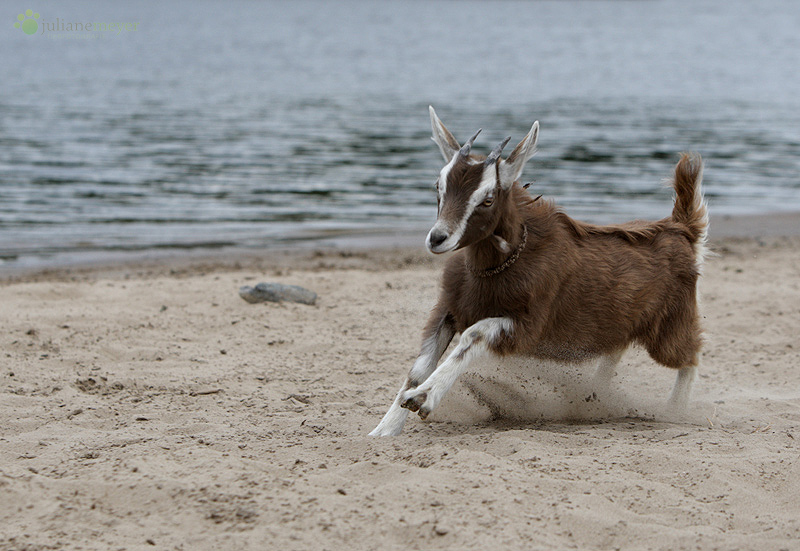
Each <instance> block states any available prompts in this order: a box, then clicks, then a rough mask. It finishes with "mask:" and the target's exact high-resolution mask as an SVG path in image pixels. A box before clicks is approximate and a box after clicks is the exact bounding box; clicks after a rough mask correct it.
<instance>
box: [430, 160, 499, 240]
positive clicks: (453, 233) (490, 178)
mask: <svg viewBox="0 0 800 551" xmlns="http://www.w3.org/2000/svg"><path fill="white" fill-rule="evenodd" d="M450 168H452V163H450V164H449V165H447V166H446V167H445V168H443V169H442V172H444V170H445V169H447V171H448V172H449V171H450ZM440 178H441V176H440ZM496 183H497V180H496V175H495V170H494V167H493V166H487V167H486V168H484V170H483V177H482V179H481V183H480V184H479V185H478V188H477V189H476V190H475V191H473V192H472V195H470V197H469V201H468V202H467V207H466V209H465V210H464V215H463V216H462V217H461V220H459V221H458V224H457V225H456V226H455V227H452V225H451V224H450V223H449V222H448V221H446V220H442V219H441V218H438V219H437V220H436V223H435V224H434V225H433V227H432V228H431V231H430V232H428V237H427V238H426V239H425V245H426V246H427V247H428V250H429V251H431V252H432V253H446V252H447V251H452V250H453V249H455V248H456V247H457V246H458V243H459V241H461V238H462V237H463V236H464V232H465V231H466V229H467V223H468V222H469V218H470V216H472V213H473V212H474V211H475V208H476V207H477V206H478V205H480V204H481V203H483V201H484V200H486V196H487V195H488V194H489V193H491V191H492V190H493V189H494V187H495V184H496ZM441 188H442V181H441V179H440V180H439V192H440V199H439V200H440V201H444V193H445V192H443V191H442V189H441ZM434 231H444V232H446V233H447V234H448V237H447V239H445V240H444V242H442V244H441V245H439V246H438V247H433V246H432V245H431V233H433V232H434Z"/></svg>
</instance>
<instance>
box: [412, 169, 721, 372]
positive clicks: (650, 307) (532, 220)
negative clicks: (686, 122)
mask: <svg viewBox="0 0 800 551" xmlns="http://www.w3.org/2000/svg"><path fill="white" fill-rule="evenodd" d="M701 170H702V163H701V161H700V158H699V156H692V155H688V154H684V155H683V156H682V157H681V160H680V162H679V163H678V165H677V166H676V168H675V178H674V188H675V192H676V196H677V197H676V201H675V206H674V210H673V214H672V216H671V217H668V218H664V219H662V220H659V221H656V222H643V221H636V222H630V223H627V224H621V225H614V226H597V225H592V224H586V223H583V222H579V221H577V220H573V219H572V218H570V217H569V216H567V215H566V214H564V213H563V212H561V211H560V210H559V209H558V208H557V207H556V206H555V205H553V204H552V203H551V202H549V201H544V200H539V201H535V200H534V199H533V198H532V197H531V196H530V195H529V194H528V192H527V191H525V190H524V189H523V188H522V187H521V186H520V184H519V182H517V183H514V184H513V186H512V187H511V188H510V189H509V190H508V191H503V190H501V189H500V188H499V187H498V189H497V191H496V195H497V196H496V200H495V204H494V205H493V206H492V207H491V212H488V211H487V212H484V213H482V214H481V216H483V217H486V219H487V220H489V221H491V222H492V223H493V224H495V225H494V226H493V229H492V228H490V231H489V232H488V234H487V233H486V231H485V228H481V231H478V230H475V231H473V230H472V229H471V227H470V226H471V225H472V220H470V222H469V224H468V228H467V231H466V232H465V234H464V238H463V239H462V241H461V243H460V244H459V246H460V247H461V250H459V251H458V252H456V253H455V254H454V255H453V256H452V257H451V258H450V259H449V261H448V262H447V264H446V267H445V270H444V277H443V280H442V292H441V296H440V298H439V302H438V304H437V305H436V307H435V308H434V310H433V312H432V314H431V317H430V320H429V322H428V324H427V326H426V329H425V332H424V333H425V334H424V337H425V338H429V337H431V336H432V335H433V334H434V333H435V331H436V330H437V328H441V327H442V325H448V326H451V327H452V329H454V330H455V331H457V332H463V331H464V330H465V329H466V328H467V327H469V326H470V325H472V324H474V323H476V322H477V321H479V320H481V319H484V318H490V317H508V318H511V320H512V321H513V323H514V330H513V335H504V336H503V337H501V338H499V339H497V340H495V342H492V343H488V344H489V347H490V349H492V350H493V351H494V352H496V353H498V354H501V355H504V354H512V353H513V354H524V355H530V356H533V357H537V358H543V359H549V360H558V361H565V362H575V361H581V360H585V359H589V358H592V357H596V356H599V355H604V354H610V353H614V352H617V351H620V350H623V349H625V348H626V347H627V346H628V345H629V344H631V343H639V344H641V345H643V346H644V347H645V348H646V349H647V351H648V352H649V354H650V356H651V357H652V358H653V359H654V360H655V361H657V362H658V363H660V364H662V365H665V366H667V367H672V368H683V367H688V366H693V365H696V364H697V361H698V354H699V350H700V345H701V336H700V335H701V328H700V323H699V319H698V310H697V300H696V286H697V280H698V276H699V266H700V262H701V261H702V259H701V258H698V255H699V254H701V253H700V252H698V251H701V246H702V240H703V239H704V236H705V231H706V225H707V215H706V211H705V205H704V204H703V203H702V198H701V196H700V195H699V194H700V190H699V189H698V187H699V179H700V176H701ZM464 175H466V172H465V174H464ZM453 176H454V178H452V179H451V178H448V188H447V194H448V196H451V197H453V198H455V197H464V196H465V197H469V192H468V191H464V192H463V193H462V192H460V191H458V188H457V186H459V185H462V184H466V188H467V189H469V188H471V189H474V187H475V185H476V184H475V182H474V178H466V180H467V181H465V182H463V183H462V182H459V181H458V178H457V177H455V176H457V175H456V174H453ZM451 194H453V195H451ZM495 221H496V222H495ZM523 224H524V225H525V226H526V227H527V229H528V239H527V245H526V246H525V248H524V249H523V251H522V253H521V255H520V256H519V259H518V260H517V261H516V262H515V263H514V264H512V265H511V266H510V267H508V269H506V270H504V271H502V272H500V273H498V274H496V275H493V276H491V277H486V278H478V277H475V276H474V275H472V274H471V273H470V270H469V269H468V268H467V264H469V265H471V266H472V268H474V269H477V270H481V269H488V268H492V267H494V266H497V265H499V264H501V263H502V262H503V260H504V259H505V258H506V256H507V254H506V253H504V252H503V251H500V250H499V249H498V247H497V246H496V242H495V241H494V240H493V239H492V237H491V235H492V234H494V235H497V236H500V237H502V238H503V239H505V241H507V242H508V243H509V244H510V245H511V247H512V248H516V247H517V245H518V244H519V243H520V240H521V234H522V226H523ZM471 235H475V239H476V240H473V238H471V237H470V236H471ZM487 235H488V236H489V237H487Z"/></svg>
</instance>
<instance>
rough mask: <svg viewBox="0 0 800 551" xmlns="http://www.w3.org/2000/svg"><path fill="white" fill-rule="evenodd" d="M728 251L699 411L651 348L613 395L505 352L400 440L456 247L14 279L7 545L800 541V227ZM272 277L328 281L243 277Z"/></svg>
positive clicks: (0, 299) (697, 399)
mask: <svg viewBox="0 0 800 551" xmlns="http://www.w3.org/2000/svg"><path fill="white" fill-rule="evenodd" d="M714 248H715V250H716V251H717V252H718V253H719V256H717V257H714V258H711V259H709V261H708V263H707V268H706V275H705V278H704V279H703V281H702V287H701V289H702V296H703V311H704V317H705V326H706V330H707V338H708V342H707V345H706V347H705V354H704V365H703V367H702V369H701V375H700V378H699V379H698V381H697V383H696V385H695V390H694V394H693V397H692V401H691V403H690V406H689V410H688V412H687V413H686V414H685V415H677V414H674V413H670V412H669V411H668V410H666V409H665V407H664V404H665V402H666V399H667V397H668V394H669V391H670V389H671V386H672V382H673V380H674V373H673V372H671V371H669V370H668V369H666V368H663V367H660V366H657V365H656V364H655V363H654V362H653V361H652V360H650V359H649V358H648V357H647V355H646V354H644V353H642V352H641V351H638V350H631V351H630V352H629V353H628V354H627V355H626V356H625V358H624V359H623V361H622V364H621V365H620V368H619V370H618V375H617V377H616V378H615V380H614V382H613V384H612V387H611V388H609V389H607V390H605V391H602V392H595V389H593V388H592V386H591V383H590V377H591V373H592V369H593V366H591V365H587V366H577V367H569V368H563V367H561V366H552V365H545V364H539V363H537V362H532V361H526V362H520V361H517V360H510V361H504V362H500V363H499V362H492V361H487V362H483V363H482V364H481V365H480V366H476V370H475V371H476V372H477V374H476V373H471V374H467V375H466V376H465V377H464V379H463V380H462V381H460V383H458V384H457V386H456V388H454V392H453V394H452V395H450V396H448V398H447V399H446V400H445V402H444V403H443V404H442V406H441V409H440V410H438V411H437V412H436V413H435V415H434V416H432V419H429V420H428V421H427V422H422V421H420V420H419V419H418V418H417V417H416V416H414V417H412V418H410V419H409V422H408V424H407V425H406V429H405V431H404V433H403V434H402V435H401V436H399V437H395V438H370V437H368V436H367V433H368V432H369V431H370V430H371V429H372V428H373V427H374V426H375V424H377V422H378V421H379V420H380V418H381V416H382V415H383V413H384V412H385V411H386V408H387V407H388V405H389V403H390V402H391V400H392V398H393V396H394V393H395V392H396V390H397V387H398V386H399V384H400V383H401V381H402V378H403V377H404V375H405V374H406V372H407V370H408V369H409V368H410V366H411V364H412V362H413V360H414V358H415V357H416V354H417V352H418V347H419V337H420V332H421V329H422V326H423V324H424V322H425V319H426V317H427V314H428V311H429V310H430V308H431V307H432V305H433V303H434V301H435V298H436V294H437V287H438V278H439V270H440V267H441V260H440V259H433V260H432V259H430V258H428V257H426V256H424V255H423V254H422V253H420V252H419V251H407V250H400V251H382V252H374V253H373V252H358V253H347V254H345V253H334V252H323V253H316V254H307V255H305V256H297V257H292V256H287V255H283V256H281V255H278V256H275V257H274V258H264V259H262V260H260V261H258V262H249V263H243V264H241V265H238V266H237V265H232V264H224V263H223V264H219V265H200V266H195V267H191V268H188V267H185V268H181V269H175V270H170V269H169V268H167V267H164V266H153V267H143V268H139V269H135V268H124V269H118V270H115V271H111V270H105V271H103V270H85V271H81V270H67V271H60V272H55V273H49V274H39V275H28V276H25V277H23V278H18V279H16V280H7V281H6V282H5V283H2V284H0V304H1V305H2V307H1V308H2V316H0V324H2V326H1V330H0V343H2V347H1V348H0V351H1V352H2V365H1V366H0V496H2V499H0V549H20V550H21V549H29V550H38V549H103V550H105V549H115V550H117V549H129V550H133V549H182V550H196V549H320V550H322V549H330V550H335V549H348V550H361V549H365V550H367V549H374V550H387V549H403V550H409V549H664V550H667V549H775V550H778V549H798V548H800V460H798V458H799V457H800V341H798V338H797V337H798V328H800V239H798V238H797V237H788V238H779V237H770V238H767V239H766V240H765V241H757V240H751V239H730V238H729V239H725V240H717V241H715V243H714ZM261 281H275V282H280V283H285V284H293V285H301V286H304V287H307V288H309V289H312V290H313V291H315V292H317V293H318V294H319V297H318V299H317V302H316V305H314V306H308V305H303V304H289V303H280V304H275V303H263V304H249V303H247V302H245V301H244V300H242V299H241V298H240V297H239V295H238V289H239V287H240V286H242V285H254V284H256V283H258V282H261ZM480 387H482V388H480ZM476 388H477V389H478V390H480V392H481V393H482V394H481V395H482V396H483V398H482V400H480V401H479V400H476V399H475V398H474V395H473V392H475V391H476ZM593 392H595V394H596V396H593V395H592V393H593ZM487 396H488V397H489V398H488V401H489V403H488V404H487V398H486V397H487ZM498 413H499V414H502V415H503V416H505V418H503V419H496V418H494V419H493V418H492V416H493V415H497V414H498Z"/></svg>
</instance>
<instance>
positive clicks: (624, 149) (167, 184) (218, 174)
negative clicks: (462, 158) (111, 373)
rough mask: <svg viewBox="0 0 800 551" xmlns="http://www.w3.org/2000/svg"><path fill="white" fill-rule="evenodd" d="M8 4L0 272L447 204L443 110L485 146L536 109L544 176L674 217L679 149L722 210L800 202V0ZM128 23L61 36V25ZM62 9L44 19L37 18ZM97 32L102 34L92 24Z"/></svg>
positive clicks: (398, 220) (621, 215)
mask: <svg viewBox="0 0 800 551" xmlns="http://www.w3.org/2000/svg"><path fill="white" fill-rule="evenodd" d="M10 4H11V3H5V4H3V7H2V10H0V20H2V21H5V23H2V24H0V28H2V31H0V258H2V262H4V264H5V266H6V267H8V266H21V265H30V264H36V263H52V262H60V261H64V260H68V259H71V258H72V259H74V258H82V257H85V256H87V255H91V256H95V257H100V258H102V257H104V256H110V255H117V256H119V255H120V254H127V253H130V254H141V253H143V252H144V253H147V252H152V251H154V250H164V251H173V250H178V249H181V250H188V249H204V250H205V249H209V248H216V249H218V248H226V247H235V248H252V249H258V248H264V247H274V246H281V245H287V244H294V243H297V244H309V243H311V244H313V243H318V242H319V240H320V239H322V238H325V237H329V236H332V235H344V236H351V235H358V234H364V233H371V232H375V231H379V230H381V231H383V230H385V231H391V232H416V233H419V240H420V243H421V240H422V238H423V236H424V233H425V231H426V227H427V226H429V225H430V224H431V223H432V222H433V219H434V218H435V197H434V194H433V190H432V185H433V182H434V179H435V177H436V174H437V173H438V170H439V168H440V166H441V158H440V156H439V153H438V150H437V149H436V147H435V146H434V144H433V143H432V142H431V141H430V139H429V136H430V126H429V120H428V112H427V106H428V104H433V105H434V106H435V107H436V108H437V112H438V113H439V116H440V117H442V119H443V120H444V122H445V124H447V125H448V126H449V128H450V129H451V130H452V131H453V132H454V134H455V135H456V137H457V138H460V139H461V140H462V141H463V140H464V139H466V138H467V137H468V136H469V135H471V134H472V133H473V132H474V131H475V130H476V129H477V128H478V127H483V128H484V132H483V133H482V134H481V137H480V138H479V140H478V142H477V143H476V150H478V151H487V150H488V149H490V148H491V147H493V146H494V145H495V143H496V142H498V141H499V140H500V139H502V138H503V137H505V136H506V135H508V134H512V135H513V136H514V139H515V143H516V141H518V140H519V139H521V138H522V136H523V135H524V134H525V132H526V131H527V130H528V128H529V127H530V125H531V123H532V122H533V120H535V119H538V120H539V121H540V123H541V132H540V151H539V153H538V155H537V156H536V157H535V158H534V159H533V161H532V162H531V163H529V165H528V167H527V168H526V170H525V173H524V175H523V178H524V179H525V180H526V181H529V180H533V181H534V183H533V185H532V187H531V191H533V192H535V193H536V194H539V193H543V194H544V195H545V196H547V197H552V198H554V199H556V200H557V201H558V202H559V203H560V204H561V205H563V206H564V207H565V209H566V210H567V212H568V213H570V214H571V215H573V216H576V217H578V218H581V219H585V220H590V221H595V222H611V221H623V220H627V219H630V218H656V217H662V216H665V215H667V214H668V213H669V211H670V209H671V204H670V203H671V199H670V193H669V191H668V190H666V189H665V188H664V187H663V185H662V184H661V180H662V179H663V178H664V177H667V176H668V175H669V172H670V169H671V168H672V166H673V164H674V162H675V161H676V160H677V153H678V152H680V151H682V150H697V151H699V152H701V153H702V154H703V156H704V158H705V160H706V163H707V165H706V180H705V183H706V193H707V196H708V198H709V202H710V205H711V209H712V212H713V213H715V214H737V213H742V214H744V213H766V212H773V211H785V210H800V176H798V175H799V174H800V109H799V108H800V72H798V70H797V68H798V67H800V4H798V3H797V2H795V1H794V0H787V1H784V2H780V1H775V2H768V3H754V2H747V1H738V0H737V1H732V2H725V3H722V2H716V1H708V2H705V1H700V2H688V1H687V2H677V1H676V2H635V1H634V2H603V1H594V2H573V1H557V2H527V1H523V2H514V1H494V2H469V1H459V2H428V1H419V2H414V1H395V2H366V1H364V2H357V1H338V2H330V1H323V2H306V1H293V2H246V1H242V2H235V1H228V2H197V1H189V0H184V1H175V2H126V3H124V4H123V3H110V2H76V1H59V2H44V1H41V2H38V3H37V5H36V6H33V3H31V7H35V8H36V11H37V12H38V13H40V19H39V20H38V21H37V23H38V26H39V30H40V31H41V29H42V28H44V31H45V32H44V33H43V34H42V33H41V32H39V33H38V34H35V35H31V36H27V35H25V34H24V33H23V32H22V31H21V30H18V29H14V28H13V22H14V21H16V19H15V18H16V15H17V14H18V13H20V8H24V7H25V6H24V4H18V6H16V7H13V8H10V7H9V5H10ZM77 21H93V22H127V23H138V25H137V26H136V27H137V30H136V31H123V32H120V33H119V34H115V33H112V32H108V31H106V32H99V33H85V32H77V31H72V32H69V31H56V30H55V24H56V22H59V23H61V22H77ZM48 24H49V25H51V27H49V28H48V26H47V25H48ZM95 36H99V38H94V37H95Z"/></svg>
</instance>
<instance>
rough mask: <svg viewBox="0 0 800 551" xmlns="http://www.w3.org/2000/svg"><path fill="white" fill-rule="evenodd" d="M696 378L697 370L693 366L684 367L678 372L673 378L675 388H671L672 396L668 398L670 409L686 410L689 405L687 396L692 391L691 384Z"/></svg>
mask: <svg viewBox="0 0 800 551" xmlns="http://www.w3.org/2000/svg"><path fill="white" fill-rule="evenodd" d="M696 376H697V368H696V367H695V366H691V367H684V368H683V369H679V370H678V376H677V377H676V378H675V386H674V387H672V395H671V396H670V397H669V403H670V405H671V406H672V407H674V408H676V409H680V410H684V409H686V406H687V405H688V404H689V394H690V393H691V391H692V383H693V382H694V379H695V377H696Z"/></svg>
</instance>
